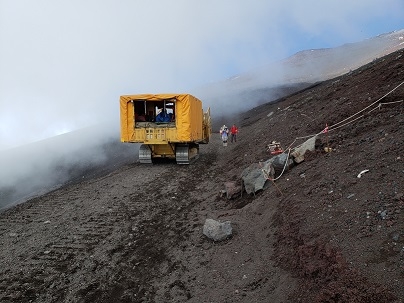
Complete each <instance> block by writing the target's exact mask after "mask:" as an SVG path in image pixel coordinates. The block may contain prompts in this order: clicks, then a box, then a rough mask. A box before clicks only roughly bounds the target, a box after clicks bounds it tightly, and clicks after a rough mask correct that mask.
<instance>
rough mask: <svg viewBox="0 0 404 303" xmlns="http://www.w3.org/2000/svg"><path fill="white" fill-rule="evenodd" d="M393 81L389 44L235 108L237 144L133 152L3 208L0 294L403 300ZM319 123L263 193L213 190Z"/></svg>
mask: <svg viewBox="0 0 404 303" xmlns="http://www.w3.org/2000/svg"><path fill="white" fill-rule="evenodd" d="M403 81H404V52H403V51H398V52H395V53H392V54H391V55H388V56H386V57H384V58H381V59H378V60H375V61H374V62H372V63H371V64H368V65H366V66H364V67H362V68H360V69H359V70H356V71H353V72H351V73H349V74H347V75H344V76H342V77H339V78H336V79H332V80H329V81H326V82H322V83H319V84H317V85H313V86H312V87H310V88H308V89H306V90H304V91H301V92H299V93H296V94H294V95H291V96H288V97H286V98H282V99H281V100H278V101H277V102H272V103H268V104H264V105H262V106H260V107H258V108H255V109H252V110H250V111H249V112H247V113H243V114H241V115H240V117H238V118H234V119H229V120H228V121H226V123H228V124H231V123H233V122H236V123H237V124H238V126H239V129H240V134H239V138H238V141H237V143H229V144H228V146H227V147H224V146H222V144H221V142H220V140H219V135H218V134H217V133H214V134H213V135H212V140H211V143H210V144H208V145H203V146H201V156H200V158H199V159H198V160H197V161H195V162H194V163H192V164H191V165H189V166H186V165H185V166H182V165H176V164H174V163H170V162H166V163H157V164H153V165H140V164H139V163H136V162H134V163H133V164H129V165H124V166H121V167H119V168H117V169H116V170H114V171H113V172H112V173H108V174H104V175H101V176H99V175H96V177H94V178H91V179H87V178H85V179H84V181H82V182H77V183H74V184H70V185H67V186H65V187H62V188H60V189H57V190H54V191H52V192H50V193H48V194H45V195H43V196H40V197H36V198H33V199H31V200H29V201H27V202H25V203H22V204H19V205H17V206H14V207H12V208H9V209H7V210H5V211H3V212H2V213H1V214H0V243H1V245H2V246H1V247H2V248H1V251H0V301H1V302H41V303H48V302H404V287H403V285H404V218H403V212H404V188H403V185H404V182H403V177H404V165H403V163H404V162H403V161H404V155H403V150H404V140H403V138H404V114H403V113H404V103H403V99H404V84H403ZM401 84H402V85H401ZM379 105H380V106H379ZM357 113H358V114H357ZM355 114H357V115H355ZM352 115H354V116H353V117H352V118H350V117H351V116H352ZM233 120H235V121H233ZM218 123H219V124H220V123H221V121H220V122H218ZM326 124H327V125H328V126H329V132H328V133H326V134H320V135H319V140H318V142H317V145H316V150H315V151H313V152H308V153H306V155H305V161H304V162H302V163H300V164H298V165H295V166H293V167H290V168H289V169H288V170H286V171H285V172H284V173H283V174H282V175H281V176H279V178H278V179H277V180H276V181H274V182H272V181H270V180H268V181H267V186H266V188H265V189H264V190H262V191H259V192H257V193H256V194H255V195H247V194H246V193H245V192H244V193H243V194H242V195H240V196H238V197H236V198H234V199H227V198H226V197H221V196H220V191H221V190H223V187H224V182H227V181H234V182H235V183H240V176H241V173H242V172H243V170H244V169H245V168H247V167H248V166H250V165H251V164H254V163H256V164H257V165H258V163H259V162H260V161H264V160H267V159H269V158H270V157H271V154H270V153H269V152H268V150H267V145H268V144H269V143H270V142H271V141H273V140H276V141H279V142H281V144H282V146H283V148H284V150H285V151H286V152H288V148H289V147H292V148H293V147H296V146H297V145H299V144H301V143H303V142H304V141H305V140H306V139H308V138H310V137H312V136H313V135H315V134H319V133H320V132H321V131H322V130H323V129H324V128H325V126H326ZM324 147H329V148H331V149H332V151H331V152H328V153H326V152H325V151H324ZM364 170H368V171H367V172H364V173H363V174H362V175H361V177H360V178H358V174H359V173H360V172H362V171H364ZM207 218H211V219H215V220H218V221H221V222H223V221H231V224H232V228H233V235H232V237H231V238H229V239H227V240H225V241H221V242H213V241H211V240H209V239H208V238H207V237H206V236H204V235H203V232H202V229H203V225H204V222H205V220H206V219H207Z"/></svg>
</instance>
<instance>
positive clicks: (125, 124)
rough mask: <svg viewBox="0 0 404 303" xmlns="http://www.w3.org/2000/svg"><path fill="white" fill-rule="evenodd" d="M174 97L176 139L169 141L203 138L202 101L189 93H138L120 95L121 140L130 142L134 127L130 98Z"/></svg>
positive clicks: (148, 99) (167, 98)
mask: <svg viewBox="0 0 404 303" xmlns="http://www.w3.org/2000/svg"><path fill="white" fill-rule="evenodd" d="M169 99H176V102H175V123H176V129H177V139H176V140H172V141H171V142H190V141H198V140H202V139H203V130H202V122H203V121H202V120H203V109H202V102H201V101H200V100H199V99H198V98H196V97H194V96H192V95H190V94H158V95H153V94H140V95H124V96H121V97H120V115H121V141H122V142H131V138H133V133H134V129H135V121H134V108H133V103H132V102H131V101H132V100H144V101H146V102H147V101H163V100H169Z"/></svg>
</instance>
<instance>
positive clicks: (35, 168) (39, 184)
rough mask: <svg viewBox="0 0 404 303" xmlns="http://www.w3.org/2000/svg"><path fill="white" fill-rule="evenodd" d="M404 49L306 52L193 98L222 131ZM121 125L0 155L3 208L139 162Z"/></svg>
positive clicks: (389, 40)
mask: <svg viewBox="0 0 404 303" xmlns="http://www.w3.org/2000/svg"><path fill="white" fill-rule="evenodd" d="M403 47H404V30H400V31H396V32H392V33H388V34H383V35H379V36H377V37H374V38H372V39H367V40H364V41H361V42H358V43H351V44H346V45H342V46H340V47H337V48H332V49H317V50H304V51H301V52H299V53H297V54H295V55H293V56H291V57H289V58H286V59H285V60H282V61H280V62H275V63H273V64H270V65H268V66H263V67H258V68H256V69H254V70H252V71H250V72H248V73H245V74H241V75H236V76H234V77H232V78H230V79H227V80H224V81H221V82H218V83H212V84H209V85H206V86H203V87H200V88H198V89H195V90H194V91H191V92H190V93H192V94H194V95H196V96H197V97H198V98H199V99H201V100H202V101H203V107H204V108H205V109H206V108H207V107H208V106H210V107H211V113H212V118H213V131H217V130H218V128H219V126H220V125H221V124H222V123H226V124H231V123H233V122H235V121H234V120H235V116H237V114H238V113H240V112H243V111H246V110H249V109H251V108H254V107H255V106H258V105H260V104H263V103H267V102H271V101H274V100H277V99H279V98H281V97H284V96H286V95H290V94H292V93H295V92H297V91H300V90H302V89H304V88H307V87H310V86H311V85H313V83H316V82H319V81H323V80H327V79H330V78H332V77H335V76H338V75H342V74H345V73H348V72H350V71H351V70H353V69H356V68H358V67H359V66H362V65H364V64H366V63H369V62H371V61H372V60H374V59H375V58H378V57H382V56H384V55H386V54H389V53H391V52H393V51H395V50H397V49H400V48H403ZM156 93H159V92H156ZM117 97H118V96H117ZM117 107H118V102H117ZM118 123H119V121H118V118H116V121H113V122H112V123H106V124H100V125H98V126H94V127H89V128H86V129H82V130H79V131H74V132H70V133H67V134H64V135H59V136H57V137H53V138H49V139H46V140H42V141H39V142H36V143H31V144H28V145H25V146H20V147H16V148H13V149H10V150H5V151H0V167H1V170H0V209H1V208H4V207H7V206H9V205H11V204H13V203H20V202H23V201H25V200H26V199H28V198H30V197H32V196H34V195H39V194H43V193H45V192H47V191H49V190H51V189H53V188H56V187H59V186H61V185H63V184H65V183H67V182H74V180H78V179H79V178H88V177H90V176H92V175H94V174H101V173H107V172H108V171H110V170H111V169H113V168H114V167H117V166H119V165H121V164H123V163H128V162H135V161H137V158H138V155H137V151H138V145H137V144H122V143H120V141H119V137H120V136H119V125H118Z"/></svg>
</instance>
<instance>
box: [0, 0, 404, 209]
mask: <svg viewBox="0 0 404 303" xmlns="http://www.w3.org/2000/svg"><path fill="white" fill-rule="evenodd" d="M403 11H404V3H403V1H401V0H386V1H383V2H382V1H376V0H373V1H372V0H358V1H348V0H343V1H341V0H332V1H323V2H320V3H319V1H314V0H310V1H298V0H295V1H284V0H282V1H281V0H279V1H259V0H256V1H254V0H253V1H248V2H247V1H241V0H232V1H227V0H225V1H212V0H207V1H186V0H181V1H177V0H173V1H155V0H150V1H128V0H122V1H112V0H106V1H95V0H90V1H77V0H73V1H51V0H38V1H28V0H19V1H14V0H0V156H1V159H0V165H1V167H0V191H1V189H2V188H7V189H10V188H11V187H13V186H14V187H15V188H18V187H20V188H24V189H25V191H28V192H29V190H26V189H27V187H28V184H31V185H32V186H33V185H35V184H37V183H38V184H40V185H38V186H39V187H40V186H43V185H44V184H45V185H46V184H47V183H48V182H47V181H46V180H54V181H55V182H53V183H55V184H59V183H60V182H64V180H65V179H68V178H69V173H68V172H66V167H69V165H72V166H77V165H79V166H80V163H81V162H85V163H86V165H87V164H89V163H90V164H91V163H105V162H107V163H108V162H109V158H108V155H107V153H104V152H103V148H104V146H105V144H121V143H119V104H118V100H119V96H120V95H123V94H138V93H156V94H157V93H184V92H190V93H198V95H197V97H200V99H202V101H203V102H204V106H205V107H206V106H212V107H214V108H215V109H216V111H217V112H215V113H213V114H214V115H216V116H220V115H222V114H223V112H225V111H227V110H228V108H229V107H231V109H232V110H233V111H237V110H244V109H247V108H251V107H253V106H255V105H256V104H255V103H254V102H252V103H251V104H250V103H249V102H248V98H244V99H243V98H241V99H236V98H234V95H235V94H238V92H236V93H235V92H234V91H227V90H226V89H220V88H218V87H219V86H220V83H221V82H222V81H224V80H226V79H229V78H234V79H236V78H237V77H238V75H239V74H242V73H245V72H248V71H250V70H255V69H259V68H260V67H262V66H263V65H267V64H271V62H277V61H279V60H282V59H284V58H286V57H288V56H291V55H293V54H294V53H296V52H299V51H301V50H305V49H315V48H329V47H337V46H339V45H342V44H344V43H349V42H356V41H360V40H362V39H366V38H370V37H373V36H375V35H378V34H381V33H386V32H390V31H394V30H398V29H402V28H404V21H403V18H402V12H403ZM283 74H284V71H283V70H282V68H279V69H277V70H274V71H273V72H272V73H271V74H270V75H268V74H265V77H264V78H262V77H261V81H262V79H265V83H264V85H263V86H262V85H261V86H260V87H261V88H262V87H265V85H268V86H271V85H272V82H274V83H277V82H279V81H278V80H279V77H282V75H283ZM218 85H219V86H218ZM252 86H254V84H252ZM214 87H216V88H214ZM256 93H257V94H258V95H259V96H258V97H257V99H259V98H261V97H260V94H265V93H266V90H260V89H257V90H256ZM227 94H228V97H226V95H227ZM218 95H220V96H221V97H220V98H218V97H217V96H218ZM222 96H223V97H222ZM236 101H237V102H236ZM72 131H74V132H72ZM69 132H72V133H71V135H64V136H59V135H61V134H65V133H69ZM84 133H85V135H84ZM55 136H57V137H55ZM53 137H55V138H54V140H55V141H53V140H50V141H49V138H53ZM45 139H46V140H45ZM33 142H37V143H34V144H33ZM111 142H112V143H111ZM31 144H33V145H31ZM34 146H35V147H34ZM131 148H133V150H134V152H136V147H135V146H132V147H131ZM126 151H127V152H128V154H130V152H131V150H129V149H128V150H125V152H123V154H125V153H126ZM134 158H135V157H134ZM84 159H85V160H84ZM55 167H56V169H55ZM62 171H63V172H62ZM23 180H24V182H23ZM27 180H30V181H27ZM2 197H3V199H4V197H5V196H4V195H3V196H0V199H1V198H2ZM0 202H1V201H0ZM0 207H1V205H0Z"/></svg>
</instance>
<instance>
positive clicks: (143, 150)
mask: <svg viewBox="0 0 404 303" xmlns="http://www.w3.org/2000/svg"><path fill="white" fill-rule="evenodd" d="M139 162H140V163H152V155H151V150H150V147H149V146H148V145H145V144H142V145H140V149H139Z"/></svg>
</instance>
